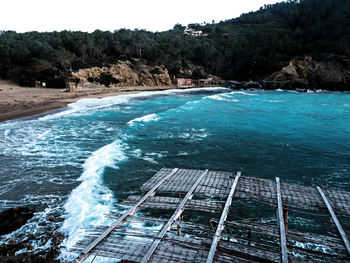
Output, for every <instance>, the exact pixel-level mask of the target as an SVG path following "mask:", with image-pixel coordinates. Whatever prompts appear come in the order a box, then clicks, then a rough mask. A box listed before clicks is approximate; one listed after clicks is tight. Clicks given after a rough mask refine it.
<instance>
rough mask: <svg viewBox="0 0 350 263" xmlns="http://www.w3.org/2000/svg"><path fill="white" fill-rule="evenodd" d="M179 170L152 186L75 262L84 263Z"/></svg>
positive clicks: (173, 171)
mask: <svg viewBox="0 0 350 263" xmlns="http://www.w3.org/2000/svg"><path fill="white" fill-rule="evenodd" d="M178 170H179V169H178V168H175V169H173V170H172V172H171V173H169V174H168V175H167V176H166V177H164V178H163V179H162V180H160V181H159V182H158V183H157V184H156V185H154V186H153V187H152V189H151V190H149V191H148V193H147V194H146V195H144V196H143V197H142V198H141V199H140V201H138V202H137V204H135V205H134V206H133V207H131V208H130V209H129V210H127V211H126V212H125V213H124V214H123V215H122V216H121V217H120V218H118V219H117V220H116V221H114V222H113V224H112V225H111V226H110V227H109V228H108V229H106V231H104V232H103V233H102V235H101V236H99V237H98V238H96V239H95V240H94V241H93V242H92V243H91V244H90V245H89V246H88V247H87V248H86V249H85V250H84V251H83V252H82V255H80V256H79V257H78V258H77V259H76V260H75V262H76V263H80V262H84V261H85V260H86V259H87V258H88V257H89V255H90V254H89V252H90V251H91V250H92V249H93V248H94V247H96V246H97V245H98V244H99V243H100V242H101V241H102V240H103V239H104V238H105V237H107V236H108V235H109V234H110V233H111V232H112V231H113V229H115V228H116V227H118V226H120V225H121V224H122V222H123V221H124V220H125V219H126V218H127V217H128V216H129V215H133V214H134V213H135V212H136V211H137V209H138V208H139V206H140V205H141V204H142V203H143V202H144V201H145V200H146V199H147V198H148V197H149V196H153V195H154V194H155V191H156V190H157V188H158V187H159V186H160V185H161V184H162V183H164V182H165V181H166V180H168V179H169V178H170V177H171V176H173V175H174V174H175V173H176V172H177V171H178Z"/></svg>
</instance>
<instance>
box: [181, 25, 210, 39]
mask: <svg viewBox="0 0 350 263" xmlns="http://www.w3.org/2000/svg"><path fill="white" fill-rule="evenodd" d="M184 35H185V36H191V37H201V36H207V35H208V34H203V31H202V30H194V29H193V28H188V27H186V29H185V30H184Z"/></svg>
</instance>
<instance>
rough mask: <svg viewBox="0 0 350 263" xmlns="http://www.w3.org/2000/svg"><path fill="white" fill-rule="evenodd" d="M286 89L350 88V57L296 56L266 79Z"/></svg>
mask: <svg viewBox="0 0 350 263" xmlns="http://www.w3.org/2000/svg"><path fill="white" fill-rule="evenodd" d="M265 81H266V83H270V84H273V85H275V86H274V87H275V88H276V85H277V87H278V86H279V85H278V83H281V85H280V87H278V88H284V89H327V90H350V58H347V57H343V56H342V57H340V56H335V55H327V56H324V57H322V58H319V59H317V60H314V59H313V58H312V57H310V56H305V57H303V58H296V59H293V60H292V61H290V63H289V65H288V66H286V67H284V68H283V69H282V70H280V71H278V72H276V73H274V74H272V75H271V76H269V77H268V78H266V79H265Z"/></svg>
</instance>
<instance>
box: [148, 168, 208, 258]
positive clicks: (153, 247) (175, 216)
mask: <svg viewBox="0 0 350 263" xmlns="http://www.w3.org/2000/svg"><path fill="white" fill-rule="evenodd" d="M207 173H208V169H207V170H205V171H204V173H202V174H201V175H200V176H199V178H198V179H197V181H196V182H195V183H194V184H193V185H192V187H191V189H190V190H189V191H188V192H187V194H186V196H185V197H184V199H182V201H181V204H180V205H179V206H178V208H177V209H176V211H175V212H174V214H173V215H172V216H171V218H170V219H169V220H168V222H167V223H166V225H165V226H164V227H163V228H162V230H161V231H160V233H159V235H158V238H159V239H158V240H155V241H154V242H153V243H152V245H151V247H150V249H149V250H148V251H147V253H146V255H145V256H144V257H143V259H142V260H141V262H142V263H146V262H148V261H149V259H150V258H151V257H152V255H153V253H154V251H155V250H156V249H157V247H158V246H159V244H160V242H161V241H162V238H163V237H164V236H165V234H166V233H167V232H168V230H169V229H170V228H171V225H172V224H173V223H174V221H175V220H176V219H178V217H179V216H180V215H181V214H182V212H183V211H184V206H185V204H186V202H187V201H188V200H189V199H191V198H192V197H193V192H194V190H195V189H196V188H197V186H198V185H199V183H200V182H201V181H202V179H203V178H204V176H206V174H207Z"/></svg>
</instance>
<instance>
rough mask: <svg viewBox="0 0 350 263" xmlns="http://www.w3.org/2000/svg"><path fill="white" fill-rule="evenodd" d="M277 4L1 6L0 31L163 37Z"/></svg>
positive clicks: (78, 0)
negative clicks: (178, 27)
mask: <svg viewBox="0 0 350 263" xmlns="http://www.w3.org/2000/svg"><path fill="white" fill-rule="evenodd" d="M276 2H280V1H276V0H211V1H208V0H172V1H169V0H147V1H145V0H1V1H0V30H15V31H17V32H27V31H40V32H44V31H61V30H72V31H77V30H79V31H86V32H92V31H94V30H97V29H99V30H109V31H114V30H116V29H120V28H128V29H135V28H138V29H146V30H148V31H153V32H155V31H165V30H168V29H171V28H173V26H174V25H175V24H177V23H180V24H182V25H188V24H190V23H203V22H207V23H211V22H212V21H213V20H215V22H219V21H220V20H225V19H231V18H235V17H237V16H239V15H240V14H242V13H246V12H249V11H255V10H258V9H259V8H260V7H261V6H263V5H264V4H273V3H276Z"/></svg>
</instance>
